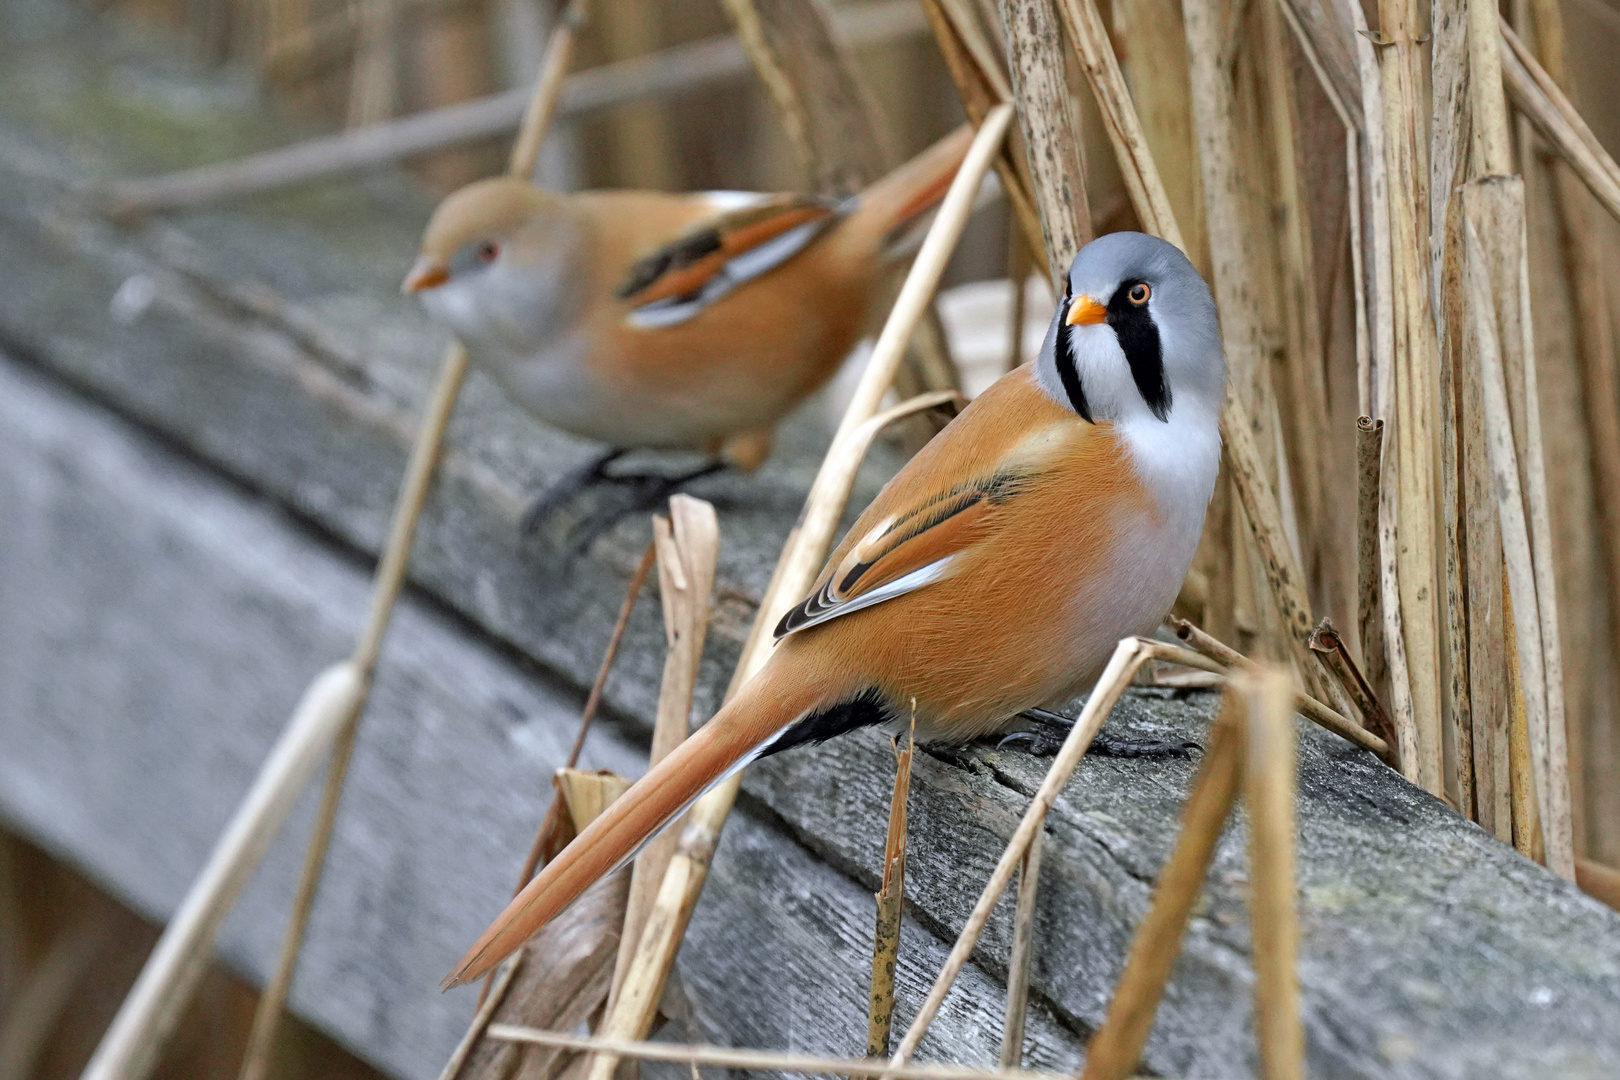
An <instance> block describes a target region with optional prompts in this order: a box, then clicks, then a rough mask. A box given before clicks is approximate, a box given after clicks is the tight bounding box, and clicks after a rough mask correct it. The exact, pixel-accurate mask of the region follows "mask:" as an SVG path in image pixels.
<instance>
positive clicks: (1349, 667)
mask: <svg viewBox="0 0 1620 1080" xmlns="http://www.w3.org/2000/svg"><path fill="white" fill-rule="evenodd" d="M1307 644H1308V645H1309V646H1310V649H1311V652H1313V653H1315V654H1316V656H1317V658H1318V659H1320V660H1321V661H1322V663H1323V664H1325V665H1326V666H1327V668H1328V670H1329V671H1331V672H1332V673H1333V677H1334V678H1335V679H1337V680H1338V682H1339V685H1340V686H1341V687H1343V689H1344V692H1345V694H1346V696H1348V697H1349V699H1350V701H1351V703H1352V704H1354V705H1355V707H1356V710H1357V711H1358V712H1360V713H1361V718H1362V719H1363V720H1364V721H1365V722H1366V723H1365V726H1366V727H1368V728H1369V729H1371V730H1372V731H1374V732H1376V733H1377V734H1378V736H1379V737H1380V738H1382V739H1383V740H1384V741H1385V743H1387V744H1389V745H1394V741H1395V722H1394V721H1393V720H1391V719H1390V718H1389V713H1387V712H1385V711H1384V706H1383V703H1382V702H1380V701H1379V700H1378V694H1377V693H1376V692H1375V691H1374V690H1373V688H1372V684H1371V683H1370V682H1369V681H1368V679H1367V676H1365V675H1363V674H1362V672H1361V668H1359V667H1357V666H1356V661H1355V657H1353V656H1351V655H1350V650H1349V649H1347V648H1345V644H1344V638H1343V636H1341V635H1340V633H1339V630H1338V628H1337V627H1336V626H1334V625H1333V620H1332V619H1330V618H1328V617H1327V616H1326V615H1324V616H1322V621H1321V622H1320V623H1318V624H1317V625H1316V629H1315V630H1312V631H1311V637H1310V641H1309V642H1307Z"/></svg>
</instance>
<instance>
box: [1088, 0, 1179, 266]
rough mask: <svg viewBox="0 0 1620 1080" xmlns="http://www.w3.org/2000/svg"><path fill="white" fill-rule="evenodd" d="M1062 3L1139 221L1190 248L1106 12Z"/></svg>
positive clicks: (1090, 3)
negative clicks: (1116, 51)
mask: <svg viewBox="0 0 1620 1080" xmlns="http://www.w3.org/2000/svg"><path fill="white" fill-rule="evenodd" d="M1057 6H1058V11H1059V13H1060V14H1061V15H1062V16H1063V26H1064V28H1065V29H1066V30H1067V31H1068V34H1069V40H1070V41H1072V42H1073V43H1074V47H1075V50H1076V51H1077V52H1078V53H1079V57H1080V70H1081V71H1082V72H1084V73H1085V76H1086V83H1087V84H1088V85H1089V86H1090V87H1091V93H1092V96H1093V97H1094V98H1096V101H1097V107H1098V110H1099V111H1100V112H1101V113H1102V118H1103V127H1104V128H1105V129H1106V130H1107V132H1108V141H1109V142H1110V143H1111V144H1112V145H1113V147H1114V156H1115V157H1116V158H1118V159H1119V163H1120V172H1121V173H1122V174H1123V175H1124V177H1125V190H1126V191H1127V192H1128V193H1129V195H1130V198H1131V206H1133V207H1134V208H1135V210H1136V217H1137V220H1139V221H1140V222H1141V223H1142V228H1143V229H1144V230H1145V231H1147V232H1150V233H1152V234H1153V235H1155V236H1158V237H1162V238H1163V239H1165V240H1168V241H1170V242H1171V243H1172V244H1174V245H1176V247H1178V248H1181V249H1182V250H1183V251H1185V250H1186V244H1185V242H1184V241H1183V240H1182V237H1181V229H1180V228H1178V227H1177V225H1176V213H1175V210H1174V209H1173V208H1172V206H1171V205H1170V195H1169V193H1168V192H1166V191H1165V188H1164V184H1163V183H1162V182H1161V181H1160V178H1159V170H1158V168H1157V167H1156V166H1155V164H1154V162H1153V153H1152V151H1151V150H1150V149H1149V148H1148V142H1147V136H1146V135H1144V134H1143V132H1142V125H1141V122H1140V121H1139V120H1138V119H1137V116H1136V107H1135V106H1134V105H1133V104H1132V102H1131V94H1130V90H1129V88H1127V87H1126V85H1125V76H1124V73H1123V72H1121V71H1120V67H1119V60H1118V58H1117V57H1115V56H1114V46H1113V44H1112V43H1111V42H1110V41H1109V39H1108V30H1107V28H1106V27H1104V26H1103V21H1102V16H1101V15H1099V14H1098V13H1097V4H1096V0H1058V3H1057Z"/></svg>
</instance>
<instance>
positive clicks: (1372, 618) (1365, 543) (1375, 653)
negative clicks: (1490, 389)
mask: <svg viewBox="0 0 1620 1080" xmlns="http://www.w3.org/2000/svg"><path fill="white" fill-rule="evenodd" d="M1383 450H1384V422H1383V421H1382V420H1374V419H1373V418H1372V417H1370V416H1363V417H1361V418H1359V419H1358V420H1357V421H1356V623H1357V631H1358V636H1359V638H1360V642H1361V662H1362V663H1363V664H1364V665H1366V669H1367V679H1368V681H1369V682H1371V683H1372V684H1373V685H1374V686H1377V685H1379V684H1380V683H1382V682H1383V681H1384V679H1385V678H1386V677H1387V664H1386V661H1385V659H1384V622H1383V616H1382V612H1381V610H1380V605H1379V602H1378V591H1379V590H1378V584H1379V573H1378V472H1379V465H1380V463H1381V461H1382V458H1383Z"/></svg>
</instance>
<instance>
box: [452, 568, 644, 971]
mask: <svg viewBox="0 0 1620 1080" xmlns="http://www.w3.org/2000/svg"><path fill="white" fill-rule="evenodd" d="M657 555H658V545H657V544H656V542H652V541H649V542H648V544H647V548H646V550H645V551H643V552H642V553H641V561H640V562H638V563H637V564H636V568H635V570H633V571H632V572H631V574H630V584H629V585H628V586H627V587H626V588H625V592H624V603H622V604H620V605H619V616H618V618H617V619H615V620H614V622H613V630H612V632H611V633H609V634H608V643H607V648H606V649H604V650H603V651H602V663H601V664H600V665H598V667H597V669H596V679H595V680H594V681H593V682H592V683H591V692H590V694H589V695H587V696H586V698H585V707H584V708H583V709H582V710H580V716H579V731H578V732H577V733H576V734H575V735H574V745H573V747H572V748H571V749H570V750H569V751H568V760H567V761H566V762H564V764H563V768H565V769H572V768H573V767H574V766H575V765H577V764H579V755H580V753H581V751H583V750H584V749H585V737H586V736H587V735H589V734H590V730H591V722H592V721H593V720H595V719H596V711H597V709H599V708H600V707H601V704H602V691H603V690H604V689H605V688H606V687H607V679H608V674H609V673H610V672H611V671H612V670H613V662H614V661H615V660H617V659H618V658H619V646H620V644H622V643H623V641H624V632H625V630H626V629H627V628H628V627H629V625H630V614H631V612H633V611H634V610H635V607H636V600H637V599H638V598H639V597H640V596H641V587H642V585H643V584H645V583H646V581H647V575H648V573H650V572H651V571H652V567H653V562H654V560H655V559H656V558H657ZM554 782H555V781H554ZM562 808H563V803H562V792H561V790H560V789H558V790H557V791H556V793H555V794H554V795H553V797H552V800H551V803H550V805H548V806H547V807H546V813H545V816H544V817H542V818H541V819H540V827H539V828H538V829H536V830H535V833H534V842H533V843H531V844H530V845H529V854H528V855H527V856H525V858H524V860H523V869H522V870H521V871H519V872H518V881H517V885H516V886H515V887H514V888H513V889H512V895H513V896H516V895H517V894H518V893H520V892H522V891H523V887H524V886H525V885H527V884H528V883H529V879H530V878H532V877H534V873H535V871H536V870H537V869H539V867H540V866H542V865H543V864H545V863H548V862H550V861H551V860H552V859H553V858H555V857H556V854H557V852H559V851H561V850H562V849H563V847H564V845H566V844H567V843H568V841H569V840H571V839H573V834H572V833H568V832H567V830H565V829H563V828H562V813H561V811H562ZM565 833H566V835H565ZM489 985H490V982H489V980H488V979H485V980H484V988H485V989H484V991H483V992H486V993H487V992H488V988H489Z"/></svg>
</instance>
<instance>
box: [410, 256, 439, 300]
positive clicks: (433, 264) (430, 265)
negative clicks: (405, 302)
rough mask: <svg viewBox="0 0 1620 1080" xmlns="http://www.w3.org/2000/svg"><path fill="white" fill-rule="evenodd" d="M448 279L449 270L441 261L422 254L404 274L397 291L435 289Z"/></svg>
mask: <svg viewBox="0 0 1620 1080" xmlns="http://www.w3.org/2000/svg"><path fill="white" fill-rule="evenodd" d="M449 280H450V271H449V270H448V269H446V268H445V265H444V264H443V263H441V262H439V261H438V260H437V259H432V258H429V257H428V256H426V255H422V256H419V257H418V258H417V260H416V262H415V263H414V264H412V266H411V272H410V273H408V274H406V275H405V281H404V283H403V284H402V285H400V287H399V291H400V292H404V293H418V292H421V291H422V290H423V289H436V288H438V287H439V286H440V285H443V284H444V283H445V282H447V281H449Z"/></svg>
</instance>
